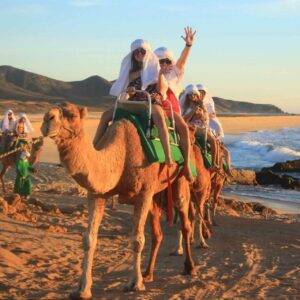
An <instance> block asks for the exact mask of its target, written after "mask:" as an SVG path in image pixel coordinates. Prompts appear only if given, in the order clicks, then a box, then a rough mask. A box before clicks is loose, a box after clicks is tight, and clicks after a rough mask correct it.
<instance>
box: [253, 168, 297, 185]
mask: <svg viewBox="0 0 300 300" xmlns="http://www.w3.org/2000/svg"><path fill="white" fill-rule="evenodd" d="M256 180H257V182H258V183H259V184H262V185H269V184H278V185H280V186H281V187H283V188H285V189H292V190H300V179H297V178H294V177H292V176H288V175H283V176H282V175H278V174H276V173H274V172H273V171H269V170H266V169H263V170H262V171H261V172H257V173H256Z"/></svg>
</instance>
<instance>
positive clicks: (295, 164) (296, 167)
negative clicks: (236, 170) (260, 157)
mask: <svg viewBox="0 0 300 300" xmlns="http://www.w3.org/2000/svg"><path fill="white" fill-rule="evenodd" d="M263 170H269V171H273V172H300V159H296V160H288V161H286V162H282V163H276V164H275V165H274V166H272V167H270V168H264V169H263ZM263 170H262V171H263Z"/></svg>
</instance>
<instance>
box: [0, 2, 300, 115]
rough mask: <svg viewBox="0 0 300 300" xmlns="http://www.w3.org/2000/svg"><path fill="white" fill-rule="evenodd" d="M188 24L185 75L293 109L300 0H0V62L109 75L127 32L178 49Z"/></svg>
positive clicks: (223, 91) (298, 80) (299, 71)
mask: <svg viewBox="0 0 300 300" xmlns="http://www.w3.org/2000/svg"><path fill="white" fill-rule="evenodd" d="M186 25H190V26H192V27H193V28H195V29H196V30H197V36H196V41H195V44H194V45H193V47H192V52H191V56H190V59H189V61H188V64H187V66H186V76H185V79H184V84H187V83H199V82H201V83H204V84H205V85H206V86H207V87H208V89H209V90H210V91H211V93H212V94H213V95H215V96H219V97H223V98H227V99H234V100H243V101H248V100H249V101H251V102H256V103H272V104H276V105H278V106H279V107H281V108H282V109H284V110H285V111H288V112H297V113H300V0H251V1H235V0H226V1H225V0H207V1H201V0H194V1H189V0H171V1H169V0H165V1H162V0H160V1H158V0H152V1H142V0H140V1H136V0H132V1H131V0H127V1H121V0H66V1H64V0H47V1H46V0H44V1H42V0H41V1H37V0H0V28H1V29H0V43H1V46H0V65H12V66H14V67H17V68H21V69H25V70H28V71H32V72H35V73H39V74H43V75H46V76H49V77H52V78H55V79H60V80H65V81H73V80H81V79H84V78H86V77H89V76H91V75H100V76H102V77H104V78H106V79H108V80H113V79H116V77H117V76H118V72H119V67H120V63H121V60H122V58H123V57H124V56H125V55H126V54H127V53H128V51H129V46H130V43H131V42H132V41H133V40H134V39H136V38H144V39H147V40H148V41H149V42H150V44H151V46H152V48H153V49H155V48H157V47H159V46H167V47H170V48H171V49H172V50H173V51H174V53H175V54H176V56H178V55H179V54H180V52H181V50H182V48H183V46H184V42H183V40H182V39H181V38H180V36H181V35H182V34H183V32H184V31H183V28H184V27H185V26H186Z"/></svg>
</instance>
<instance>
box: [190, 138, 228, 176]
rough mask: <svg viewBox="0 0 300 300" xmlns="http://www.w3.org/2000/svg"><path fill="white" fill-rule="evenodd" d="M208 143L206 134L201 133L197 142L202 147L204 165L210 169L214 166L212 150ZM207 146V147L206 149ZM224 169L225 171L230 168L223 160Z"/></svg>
mask: <svg viewBox="0 0 300 300" xmlns="http://www.w3.org/2000/svg"><path fill="white" fill-rule="evenodd" d="M206 143H207V141H206V139H205V136H204V135H200V136H197V137H196V140H195V144H196V145H197V146H198V147H199V148H200V151H201V154H202V157H203V160H204V165H205V168H206V169H210V168H211V166H212V156H211V151H210V148H208V147H207V145H205V144H206ZM205 146H206V149H205ZM223 169H224V170H225V171H227V170H228V167H227V164H226V161H225V160H223Z"/></svg>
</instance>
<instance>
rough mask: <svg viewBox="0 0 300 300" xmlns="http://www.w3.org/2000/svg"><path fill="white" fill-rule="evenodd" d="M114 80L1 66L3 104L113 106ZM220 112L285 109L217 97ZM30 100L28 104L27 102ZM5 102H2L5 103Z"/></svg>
mask: <svg viewBox="0 0 300 300" xmlns="http://www.w3.org/2000/svg"><path fill="white" fill-rule="evenodd" d="M111 84H112V83H111V82H110V81H108V80H106V79H104V78H102V77H100V76H96V75H95V76H91V77H88V78H86V79H84V80H81V81H71V82H65V81H60V80H56V79H52V78H49V77H46V76H43V75H39V74H35V73H31V72H28V71H24V70H21V69H17V68H14V67H12V66H0V101H1V102H0V107H1V106H2V107H3V106H4V103H5V102H3V101H7V100H17V101H18V102H16V103H15V104H17V103H19V104H20V105H21V106H26V104H27V105H29V106H30V107H32V105H35V104H36V105H37V107H39V108H41V107H44V106H48V105H51V104H52V103H56V102H61V101H66V100H68V101H72V102H74V103H76V104H80V105H87V106H91V107H95V108H98V109H99V108H101V109H104V108H105V107H108V106H112V105H113V101H111V100H113V97H111V96H109V89H110V87H111ZM214 100H215V104H216V110H217V113H221V114H228V113H230V114H240V113H242V114H247V113H250V114H278V113H283V111H282V110H281V109H279V108H278V107H276V106H274V105H270V104H254V103H249V102H241V101H233V100H225V99H222V98H218V97H214ZM24 102H26V103H24ZM1 104H2V105H1Z"/></svg>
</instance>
